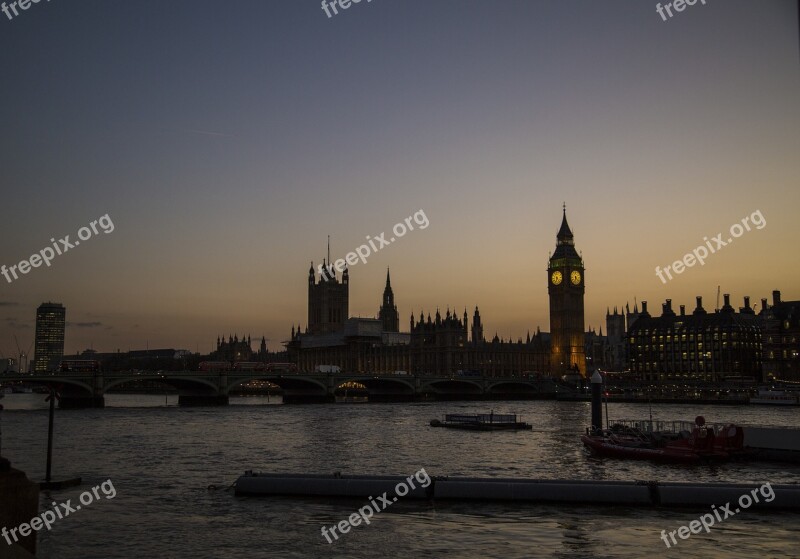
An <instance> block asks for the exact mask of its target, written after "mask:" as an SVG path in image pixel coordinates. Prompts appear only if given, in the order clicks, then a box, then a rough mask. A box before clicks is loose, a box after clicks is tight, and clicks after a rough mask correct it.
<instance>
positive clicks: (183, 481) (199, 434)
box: [0, 394, 800, 559]
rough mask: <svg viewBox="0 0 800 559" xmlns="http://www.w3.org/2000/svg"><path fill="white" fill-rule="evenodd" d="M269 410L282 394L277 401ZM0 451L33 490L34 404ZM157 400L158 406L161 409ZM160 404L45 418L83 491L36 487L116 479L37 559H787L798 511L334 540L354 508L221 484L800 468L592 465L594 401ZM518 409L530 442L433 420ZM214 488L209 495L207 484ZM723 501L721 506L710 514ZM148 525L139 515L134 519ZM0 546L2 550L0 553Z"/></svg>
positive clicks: (474, 520) (780, 411)
mask: <svg viewBox="0 0 800 559" xmlns="http://www.w3.org/2000/svg"><path fill="white" fill-rule="evenodd" d="M279 401H280V400H278V402H279ZM2 403H3V405H4V406H5V408H6V409H5V411H4V412H2V416H1V417H2V445H3V447H2V450H3V455H4V456H6V457H8V458H9V459H10V460H11V462H12V465H13V466H15V467H17V468H20V469H22V470H24V471H25V472H26V473H27V474H28V476H29V477H30V478H32V479H35V480H39V479H43V477H44V469H45V458H46V446H47V444H46V443H47V411H46V409H45V406H46V404H45V402H44V397H43V396H41V395H38V394H14V395H9V396H8V397H6V398H5V399H4V400H3V402H2ZM165 403H166V404H167V405H165ZM175 404H176V402H175V401H174V400H172V399H171V397H170V398H167V399H166V401H165V397H164V396H136V395H112V396H110V397H109V398H108V399H107V407H106V408H105V409H86V410H65V411H58V412H57V414H56V430H55V435H56V439H55V451H54V475H55V477H56V478H58V477H71V476H73V475H80V476H82V477H83V487H82V488H73V489H67V490H63V491H53V492H43V493H42V496H41V504H40V510H45V509H47V508H51V503H52V502H53V501H58V502H64V501H66V500H67V499H72V500H73V504H74V503H75V502H76V500H77V498H78V496H79V495H80V493H81V491H83V490H85V489H86V488H91V487H93V486H95V485H98V484H100V483H102V482H104V481H105V480H108V479H110V480H112V482H113V484H114V487H115V489H116V491H117V494H116V496H115V497H114V498H113V499H99V500H97V501H96V502H93V503H92V504H91V505H90V506H86V507H83V508H82V509H81V510H80V511H77V512H76V513H73V514H70V515H69V516H68V517H66V518H64V519H62V520H59V521H58V522H56V523H55V524H54V525H53V526H52V529H51V530H50V531H49V532H47V531H45V532H43V533H40V536H39V553H38V557H40V558H44V559H48V558H52V559H71V558H75V559H78V558H80V559H92V558H97V559H101V558H102V559H110V558H117V557H120V558H122V557H124V558H129V557H131V558H132V557H169V558H184V557H185V558H203V557H214V558H223V559H227V558H231V559H233V558H245V557H246V558H250V557H254V558H258V557H282V558H285V557H348V558H370V559H372V558H375V557H387V558H389V557H409V558H411V557H413V558H415V559H416V558H425V557H437V558H438V557H448V558H465V559H466V558H493V557H497V558H504V559H513V558H530V557H563V558H583V557H585V558H636V559H640V558H642V557H647V556H655V555H656V554H659V555H658V556H661V554H664V553H665V554H666V555H664V556H665V557H702V558H711V559H714V558H723V557H724V558H729V557H763V558H777V557H780V558H796V557H797V556H798V552H797V542H798V540H800V515H798V514H797V513H765V512H758V511H756V510H751V511H743V512H742V513H740V514H737V515H736V516H735V517H733V518H729V519H727V520H725V521H724V522H722V523H719V524H717V525H716V526H714V527H713V528H712V529H711V533H709V534H706V533H705V532H703V533H702V534H697V535H692V536H691V538H689V539H687V540H678V545H677V546H673V547H672V548H671V549H667V548H666V547H665V544H664V542H663V541H662V540H661V538H660V534H661V531H662V530H667V531H671V530H676V529H677V528H679V527H680V526H683V525H688V524H689V522H690V521H692V520H694V519H696V518H698V516H699V515H700V514H702V513H703V512H705V511H699V510H680V509H677V510H676V509H668V510H665V509H649V508H632V507H586V506H551V505H539V504H512V503H509V504H503V503H493V504H481V503H458V504H447V503H440V502H435V503H418V502H403V501H402V500H400V501H398V502H397V503H395V504H393V506H392V507H391V508H389V509H387V510H386V511H383V512H381V513H380V514H376V515H375V516H374V517H373V519H372V522H371V524H370V525H368V526H365V525H363V524H362V525H361V526H358V527H355V528H353V529H351V530H350V532H349V533H347V534H346V535H343V536H342V537H340V538H339V540H338V541H335V542H334V543H333V544H329V543H328V542H327V541H326V540H325V538H323V537H322V535H321V528H322V527H323V526H333V525H334V524H337V523H339V522H340V521H342V520H343V519H347V518H348V517H349V516H350V515H351V514H352V513H353V512H354V511H355V510H356V509H357V508H358V507H361V506H363V505H364V504H365V503H361V502H360V501H359V500H355V501H327V500H320V499H294V498H242V497H235V496H234V495H233V493H232V491H225V488H226V487H228V486H230V484H231V483H232V482H233V481H234V480H235V479H236V478H237V477H238V476H239V475H241V474H242V473H244V471H245V470H251V469H252V470H256V471H264V472H287V473H332V472H334V471H340V472H342V473H352V474H372V473H377V474H402V475H405V476H410V475H412V474H414V473H415V472H417V471H418V470H419V469H420V468H425V470H426V472H428V474H429V475H431V476H436V475H453V476H481V477H526V478H550V479H555V478H566V479H596V480H604V479H605V480H607V479H621V480H661V481H693V480H699V481H709V482H714V481H719V482H722V481H729V482H750V483H754V484H756V483H757V484H763V483H765V482H770V483H797V482H798V480H800V475H798V474H799V473H800V466H798V465H796V464H788V463H787V464H783V463H769V464H766V463H761V464H755V463H726V464H722V465H717V466H708V465H701V466H683V465H676V466H667V465H656V464H651V463H648V462H629V461H619V460H596V459H593V458H590V457H589V456H588V455H587V454H586V452H585V451H584V450H583V448H582V447H581V444H580V441H579V438H578V437H579V435H580V433H581V432H582V431H583V429H584V426H585V424H586V422H587V421H588V418H589V404H588V403H579V402H551V401H535V402H484V403H464V402H457V403H452V402H451V403H420V404H366V405H360V404H330V405H314V406H285V405H275V404H276V400H275V398H272V399H271V400H270V401H269V402H267V399H266V397H264V398H261V397H250V398H232V400H231V404H232V405H230V406H227V407H221V408H179V407H177V406H176V405H175ZM489 409H492V410H493V411H494V412H495V413H517V414H520V415H521V416H522V419H523V420H525V421H527V422H529V423H531V424H533V431H522V432H464V431H453V430H449V429H434V428H431V427H429V421H430V420H431V419H433V418H439V417H441V416H442V414H444V413H477V412H483V411H489ZM609 412H610V415H611V418H612V420H613V419H614V418H615V417H616V418H617V419H623V418H645V417H647V416H648V414H649V409H648V406H647V405H646V404H643V405H641V404H617V405H612V406H611V407H610V408H609ZM652 413H653V418H654V419H664V420H667V419H692V418H694V416H695V415H697V414H702V415H704V416H705V417H706V418H707V419H708V420H709V421H714V422H720V421H735V422H738V423H744V424H759V425H785V426H793V427H800V413H798V409H797V408H770V407H756V406H740V407H728V406H700V407H695V406H689V405H659V406H653V408H652ZM211 485H214V486H217V487H219V489H216V490H215V489H209V486H211ZM720 505H724V503H720ZM145 519H146V520H145ZM0 543H2V542H0Z"/></svg>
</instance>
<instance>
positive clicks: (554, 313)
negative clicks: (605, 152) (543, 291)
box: [547, 204, 586, 377]
mask: <svg viewBox="0 0 800 559" xmlns="http://www.w3.org/2000/svg"><path fill="white" fill-rule="evenodd" d="M556 239H557V241H556V250H555V252H554V253H553V255H552V256H551V257H550V263H549V265H548V267H547V292H548V294H549V295H550V373H551V374H552V375H554V376H561V375H563V374H564V373H566V372H567V370H573V371H574V370H576V369H577V370H578V371H579V372H580V374H581V376H583V377H586V349H585V346H584V343H585V333H584V312H583V295H584V292H585V287H586V285H585V278H584V268H583V259H582V258H581V256H580V255H579V254H578V252H577V251H576V250H575V239H574V236H573V234H572V229H570V227H569V223H567V205H566V204H564V207H563V215H562V218H561V228H560V229H559V230H558V234H557V235H556Z"/></svg>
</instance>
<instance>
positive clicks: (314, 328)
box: [286, 207, 602, 376]
mask: <svg viewBox="0 0 800 559" xmlns="http://www.w3.org/2000/svg"><path fill="white" fill-rule="evenodd" d="M323 269H325V270H330V271H329V272H328V273H327V276H328V277H325V276H323V275H322V274H316V273H315V270H314V264H313V263H312V264H311V268H310V269H309V271H308V317H307V326H306V328H305V330H303V329H301V327H300V326H298V327H297V328H294V327H293V328H292V332H291V338H290V340H289V341H288V342H287V344H286V348H287V351H288V352H289V358H290V360H291V361H292V362H295V363H297V366H298V368H299V369H300V370H314V368H315V367H317V366H319V365H335V366H339V367H341V369H342V370H346V371H353V372H359V373H379V374H381V373H382V374H387V373H393V372H396V371H406V372H408V373H410V374H418V375H437V376H448V375H454V374H459V373H461V374H478V373H479V374H481V375H485V376H521V375H523V374H531V373H542V374H551V375H558V376H560V375H562V374H564V373H566V372H568V371H573V372H578V373H580V374H581V375H584V376H585V375H586V372H587V356H586V352H587V345H586V339H587V334H586V332H585V329H584V304H583V298H584V293H585V281H586V278H585V270H584V265H583V259H582V258H581V256H580V255H579V253H578V251H577V250H576V248H575V242H574V237H573V234H572V230H571V229H570V227H569V224H568V223H567V214H566V207H565V208H564V210H563V215H562V220H561V227H560V229H559V231H558V234H557V236H556V248H555V251H554V252H553V254H552V255H551V257H550V261H549V265H548V268H547V277H546V281H547V286H548V294H549V299H550V332H549V333H547V332H541V331H540V330H539V328H537V329H536V331H535V332H534V333H533V334H531V333H530V332H528V333H527V335H526V337H525V339H524V340H523V339H522V338H519V339H517V340H511V339H508V340H504V339H500V338H499V337H498V336H497V335H495V336H494V337H493V338H492V339H487V338H486V336H485V333H484V321H483V318H482V317H481V314H480V310H479V309H478V308H477V307H476V308H475V309H474V311H473V312H472V318H471V319H470V317H469V313H468V312H467V310H466V309H464V310H463V314H461V313H459V312H458V311H457V310H456V309H447V310H446V311H445V313H444V314H442V313H441V311H440V310H439V309H437V310H436V312H435V314H433V315H431V313H430V312H428V313H427V315H426V314H424V313H422V312H421V313H420V314H419V315H418V316H414V315H413V314H412V315H411V317H410V319H409V322H408V323H407V324H408V331H405V332H401V331H400V316H399V314H398V311H397V305H396V304H395V301H394V291H393V289H392V283H391V276H390V273H389V271H388V270H387V272H386V285H385V287H384V291H383V300H382V302H381V306H380V309H379V310H378V315H377V318H350V317H349V291H350V277H349V272H348V270H347V269H345V270H344V271H343V272H342V275H341V278H339V277H337V276H336V271H335V270H334V269H333V268H332V266H331V265H330V263H328V262H324V261H323ZM543 279H544V278H543ZM601 334H602V331H601ZM589 347H590V346H589ZM590 351H591V348H590Z"/></svg>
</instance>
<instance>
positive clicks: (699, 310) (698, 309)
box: [694, 296, 706, 314]
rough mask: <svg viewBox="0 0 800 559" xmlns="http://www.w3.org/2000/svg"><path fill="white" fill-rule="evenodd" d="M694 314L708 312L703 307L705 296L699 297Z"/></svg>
mask: <svg viewBox="0 0 800 559" xmlns="http://www.w3.org/2000/svg"><path fill="white" fill-rule="evenodd" d="M694 314H706V310H705V309H704V308H703V298H702V297H700V296H698V297H697V307H696V308H695V309H694Z"/></svg>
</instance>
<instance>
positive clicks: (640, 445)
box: [581, 416, 744, 463]
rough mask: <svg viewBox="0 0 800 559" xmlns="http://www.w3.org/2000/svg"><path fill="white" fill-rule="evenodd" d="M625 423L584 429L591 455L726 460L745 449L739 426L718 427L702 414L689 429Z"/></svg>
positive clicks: (681, 460) (643, 458)
mask: <svg viewBox="0 0 800 559" xmlns="http://www.w3.org/2000/svg"><path fill="white" fill-rule="evenodd" d="M626 423H633V422H621V423H617V424H614V425H612V428H611V429H604V430H596V431H594V432H591V433H590V432H589V430H588V429H587V432H586V434H585V435H583V436H581V441H583V444H584V445H586V447H588V448H589V449H590V450H591V451H592V452H593V453H594V454H597V455H600V456H609V457H612V458H625V459H630V460H658V461H662V462H689V463H691V462H699V461H702V460H725V459H728V458H730V457H731V456H734V455H737V454H740V453H743V452H744V445H743V443H744V435H743V431H742V428H741V427H738V426H736V425H725V426H724V427H721V428H719V429H717V428H715V427H714V426H708V425H706V422H705V419H704V418H703V417H702V416H698V417H697V418H696V419H695V423H694V426H693V428H692V430H691V432H690V431H688V430H686V429H681V428H676V429H673V430H659V431H653V430H652V429H650V430H647V431H645V430H642V429H640V428H638V427H633V426H630V425H626ZM637 423H642V422H637ZM681 423H682V422H681ZM678 424H680V423H678ZM650 425H651V426H652V422H650Z"/></svg>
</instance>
